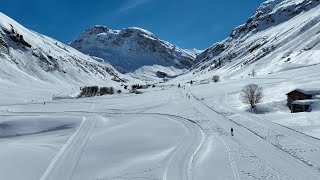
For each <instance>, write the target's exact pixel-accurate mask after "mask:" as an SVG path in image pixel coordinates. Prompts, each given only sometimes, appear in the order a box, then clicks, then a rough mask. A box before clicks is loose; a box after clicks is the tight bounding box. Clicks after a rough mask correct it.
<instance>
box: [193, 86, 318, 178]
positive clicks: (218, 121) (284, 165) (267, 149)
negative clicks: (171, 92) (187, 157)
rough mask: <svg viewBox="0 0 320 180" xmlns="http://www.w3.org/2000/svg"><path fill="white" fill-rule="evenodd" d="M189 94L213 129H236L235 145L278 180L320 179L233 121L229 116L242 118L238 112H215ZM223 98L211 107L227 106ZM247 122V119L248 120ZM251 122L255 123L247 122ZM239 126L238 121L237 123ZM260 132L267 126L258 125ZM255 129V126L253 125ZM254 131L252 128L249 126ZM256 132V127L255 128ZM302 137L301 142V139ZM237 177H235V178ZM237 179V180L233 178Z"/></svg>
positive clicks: (287, 154)
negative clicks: (214, 126) (276, 173)
mask: <svg viewBox="0 0 320 180" xmlns="http://www.w3.org/2000/svg"><path fill="white" fill-rule="evenodd" d="M189 92H190V94H191V95H192V98H191V101H192V103H193V104H194V105H195V108H196V109H197V110H198V111H199V112H201V113H202V114H203V115H205V116H207V117H210V119H211V120H212V121H213V122H214V123H215V125H216V126H218V127H219V128H221V129H222V130H223V131H225V132H229V131H230V128H231V127H233V128H234V129H235V136H234V137H233V141H236V142H238V143H239V144H241V145H242V146H243V147H246V148H248V149H249V150H250V151H251V152H252V153H254V155H255V156H257V157H258V158H259V159H260V160H261V161H262V162H263V163H264V164H267V165H268V166H270V167H272V168H274V170H275V171H277V172H279V173H280V174H279V176H280V179H297V180H302V179H306V180H307V179H319V175H320V174H319V172H318V171H317V170H315V169H314V167H312V166H310V165H308V164H307V163H305V162H303V161H302V160H301V159H297V158H296V157H294V156H292V154H290V153H289V152H286V151H284V150H283V149H281V148H279V147H277V146H275V145H274V144H272V143H270V142H269V141H268V140H267V139H265V138H263V137H262V136H260V135H259V134H257V133H254V131H252V130H251V129H250V128H249V127H247V125H244V124H241V123H239V122H237V121H235V120H234V119H232V118H233V117H232V116H228V115H231V114H230V113H232V115H239V116H243V115H241V114H240V113H239V112H237V111H235V110H234V109H232V108H228V107H224V108H226V109H227V110H228V111H223V112H221V111H220V110H217V109H216V108H213V107H211V106H209V105H207V104H205V103H204V102H203V101H202V100H201V99H200V98H198V97H197V96H196V95H194V94H193V93H192V92H191V91H190V90H189ZM223 98H224V96H222V97H220V98H219V100H218V101H217V102H216V103H214V105H213V106H214V107H220V106H224V105H226V104H225V103H224V102H223ZM247 120H248V119H247ZM250 121H254V122H255V120H253V119H250ZM240 122H241V121H240ZM261 123H262V124H260V125H263V128H271V127H270V125H271V124H270V122H269V123H267V122H261ZM256 125H257V122H256ZM252 127H253V126H252ZM255 128H256V127H255ZM272 128H276V129H277V131H287V132H286V133H287V134H290V137H291V138H293V137H292V136H297V133H296V132H288V129H286V128H285V127H281V126H278V127H275V126H272ZM301 137H302V139H300V138H301ZM294 139H296V140H297V142H300V143H301V145H302V146H304V145H306V144H309V145H311V146H313V147H318V145H317V144H318V143H317V142H315V141H314V139H313V140H311V141H313V142H311V141H310V142H308V141H307V142H304V143H302V142H301V140H305V139H306V137H303V136H300V137H296V138H294ZM235 175H236V174H235ZM234 179H238V178H236V177H235V178H234ZM278 179H279V177H278Z"/></svg>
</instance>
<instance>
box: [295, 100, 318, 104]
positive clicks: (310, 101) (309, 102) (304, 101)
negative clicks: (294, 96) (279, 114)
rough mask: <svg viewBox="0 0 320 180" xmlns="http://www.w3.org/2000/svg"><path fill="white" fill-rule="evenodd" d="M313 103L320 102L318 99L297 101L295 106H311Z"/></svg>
mask: <svg viewBox="0 0 320 180" xmlns="http://www.w3.org/2000/svg"><path fill="white" fill-rule="evenodd" d="M313 103H320V100H318V99H306V100H296V101H293V102H292V104H293V105H311V104H313Z"/></svg>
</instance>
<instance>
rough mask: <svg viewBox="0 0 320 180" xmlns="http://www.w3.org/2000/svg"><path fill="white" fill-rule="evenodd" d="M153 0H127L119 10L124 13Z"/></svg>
mask: <svg viewBox="0 0 320 180" xmlns="http://www.w3.org/2000/svg"><path fill="white" fill-rule="evenodd" d="M150 1H151V0H126V2H125V3H124V4H123V5H122V7H120V8H119V9H118V10H117V12H118V13H123V12H127V11H129V10H132V9H135V8H137V7H139V6H141V5H143V4H147V3H148V2H150Z"/></svg>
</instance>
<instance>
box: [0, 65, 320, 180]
mask: <svg viewBox="0 0 320 180" xmlns="http://www.w3.org/2000/svg"><path fill="white" fill-rule="evenodd" d="M318 69H319V65H316V66H311V67H307V68H305V69H303V68H300V69H295V70H289V71H284V72H281V73H274V74H272V75H266V76H259V77H255V78H248V79H237V80H224V79H222V81H221V82H219V83H213V82H210V81H209V80H208V81H202V82H208V83H207V84H206V83H199V82H200V77H199V79H195V83H194V85H192V86H190V84H187V85H186V87H185V88H177V84H178V81H176V80H173V81H171V82H169V84H164V85H162V86H161V85H158V86H157V87H156V88H150V89H148V90H146V91H145V93H144V94H140V95H133V94H117V95H112V96H102V97H94V98H83V99H59V100H52V101H46V103H45V104H44V103H43V102H41V101H40V100H39V101H37V102H30V101H25V102H24V103H19V104H13V103H10V102H5V101H3V102H2V105H1V106H0V112H1V120H0V160H1V163H0V179H10V180H21V179H25V180H35V179H41V180H65V179H66V180H71V179H72V180H82V179H83V180H88V179H93V180H111V179H119V180H125V179H159V180H160V179H161V180H163V179H164V180H185V179H187V180H192V179H194V180H208V179H235V180H240V179H281V180H286V179H288V180H289V179H290V180H291V179H296V180H304V179H312V180H316V179H320V156H319V151H320V140H319V138H320V133H319V132H320V121H319V120H318V117H319V114H320V113H319V111H318V109H314V110H313V111H311V112H309V113H299V114H291V113H290V110H289V109H288V108H287V107H286V96H285V94H286V93H287V92H290V90H293V89H296V88H298V87H309V88H316V85H317V84H318V83H319V82H320V81H319V78H317V77H316V76H315V74H317V73H316V72H317V70H318ZM305 72H310V73H312V74H313V77H315V78H314V79H313V81H309V80H308V79H309V76H310V75H308V74H306V73H305ZM292 74H295V75H297V78H292ZM202 80H203V79H202ZM179 82H180V83H181V84H182V85H183V86H184V85H185V84H184V83H185V82H184V81H179ZM170 83H172V84H174V85H173V86H171V85H170ZM248 83H257V84H259V85H260V86H262V87H263V88H264V93H265V97H264V100H263V103H262V104H260V105H259V108H260V109H261V114H253V113H251V112H249V111H248V108H247V107H246V106H244V105H243V104H242V103H241V99H240V98H239V93H240V90H241V88H242V87H243V86H244V85H246V84H248ZM41 91H42V90H41ZM6 94H10V93H9V92H7V91H2V92H1V95H3V96H5V95H6ZM22 95H23V94H22ZM22 95H21V96H22ZM34 96H37V91H35V92H34ZM39 96H41V94H40V95H39ZM28 97H29V96H27V95H26V98H28ZM231 127H232V128H234V135H235V136H231V135H230V128H231Z"/></svg>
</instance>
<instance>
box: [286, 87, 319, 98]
mask: <svg viewBox="0 0 320 180" xmlns="http://www.w3.org/2000/svg"><path fill="white" fill-rule="evenodd" d="M294 91H299V92H301V93H303V94H306V95H312V96H315V95H320V89H308V88H306V89H300V88H299V89H295V90H293V91H291V92H294ZM291 92H289V93H288V94H290V93H291ZM288 94H287V95H288Z"/></svg>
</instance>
